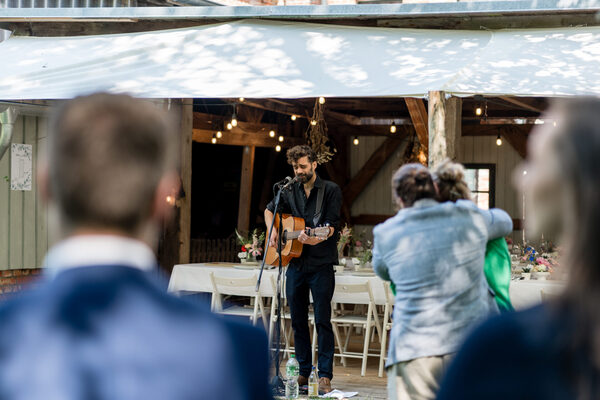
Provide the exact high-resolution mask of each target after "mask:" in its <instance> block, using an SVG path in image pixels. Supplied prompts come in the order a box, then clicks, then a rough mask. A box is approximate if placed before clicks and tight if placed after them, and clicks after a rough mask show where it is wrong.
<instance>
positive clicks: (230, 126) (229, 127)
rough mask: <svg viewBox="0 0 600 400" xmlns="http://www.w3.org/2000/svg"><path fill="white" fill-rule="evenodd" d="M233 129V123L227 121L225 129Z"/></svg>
mask: <svg viewBox="0 0 600 400" xmlns="http://www.w3.org/2000/svg"><path fill="white" fill-rule="evenodd" d="M232 129H233V125H231V122H229V123H228V124H227V130H232Z"/></svg>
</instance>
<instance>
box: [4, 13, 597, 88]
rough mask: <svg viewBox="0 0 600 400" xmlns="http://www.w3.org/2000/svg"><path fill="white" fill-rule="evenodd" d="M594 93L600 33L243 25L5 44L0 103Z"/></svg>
mask: <svg viewBox="0 0 600 400" xmlns="http://www.w3.org/2000/svg"><path fill="white" fill-rule="evenodd" d="M100 90H104V91H111V92H127V93H131V94H133V95H135V96H137V97H144V98H190V97H195V98H201V97H247V98H261V97H262V98H265V97H280V98H290V97H316V96H339V97H343V96H348V97H361V96H365V97H374V96H414V97H422V96H425V95H426V93H427V92H428V91H430V90H445V91H447V92H449V93H454V94H457V95H469V94H484V95H517V96H573V95H600V28H598V27H584V28H556V29H535V30H502V31H456V30H422V29H421V30H417V29H414V30H411V29H393V28H366V27H349V26H336V25H318V24H309V23H294V22H277V21H264V20H243V21H237V22H233V23H223V24H216V25H207V26H200V27H195V28H185V29H175V30H166V31H156V32H143V33H131V34H117V35H100V36H79V37H58V38H56V37H53V38H50V37H44V38H40V37H12V38H10V39H8V40H7V41H5V42H3V43H0V99H3V100H23V99H63V98H71V97H74V96H76V95H79V94H82V93H89V92H93V91H100Z"/></svg>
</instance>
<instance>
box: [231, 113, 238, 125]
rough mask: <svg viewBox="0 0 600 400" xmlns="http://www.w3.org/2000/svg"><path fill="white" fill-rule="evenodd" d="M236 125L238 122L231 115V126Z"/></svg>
mask: <svg viewBox="0 0 600 400" xmlns="http://www.w3.org/2000/svg"><path fill="white" fill-rule="evenodd" d="M237 124H238V120H237V118H236V117H235V114H233V117H231V126H237Z"/></svg>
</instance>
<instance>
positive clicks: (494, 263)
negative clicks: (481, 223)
mask: <svg viewBox="0 0 600 400" xmlns="http://www.w3.org/2000/svg"><path fill="white" fill-rule="evenodd" d="M510 266H511V265H510V252H509V251H508V245H507V244H506V240H504V238H498V239H494V240H490V241H489V242H488V243H487V246H486V251H485V264H484V266H483V272H484V273H485V279H486V280H487V282H488V285H489V286H490V288H491V289H492V290H493V291H494V293H495V294H496V296H495V300H496V303H497V304H498V308H499V309H500V311H501V312H507V311H514V308H513V306H512V304H511V302H510V297H509V295H508V288H509V286H510ZM390 289H391V290H392V293H393V294H394V296H396V285H394V282H390Z"/></svg>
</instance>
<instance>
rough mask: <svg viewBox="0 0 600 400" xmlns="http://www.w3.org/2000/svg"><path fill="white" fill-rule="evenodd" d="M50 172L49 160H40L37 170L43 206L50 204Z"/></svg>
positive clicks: (43, 158)
mask: <svg viewBox="0 0 600 400" xmlns="http://www.w3.org/2000/svg"><path fill="white" fill-rule="evenodd" d="M49 174H50V172H49V171H48V160H47V159H46V157H42V158H40V160H39V161H38V169H37V192H38V196H39V198H40V200H41V201H42V203H43V204H46V205H47V204H48V203H49V202H50V176H49Z"/></svg>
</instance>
